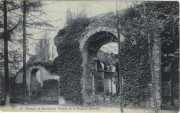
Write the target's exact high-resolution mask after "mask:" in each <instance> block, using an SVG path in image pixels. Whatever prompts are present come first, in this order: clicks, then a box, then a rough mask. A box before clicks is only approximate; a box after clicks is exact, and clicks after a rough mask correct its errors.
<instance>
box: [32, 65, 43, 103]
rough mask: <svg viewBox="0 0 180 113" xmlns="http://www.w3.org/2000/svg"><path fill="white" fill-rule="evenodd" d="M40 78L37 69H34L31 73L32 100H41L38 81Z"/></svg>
mask: <svg viewBox="0 0 180 113" xmlns="http://www.w3.org/2000/svg"><path fill="white" fill-rule="evenodd" d="M40 76H41V75H40V73H39V69H37V68H35V69H33V70H32V71H31V77H30V78H31V80H30V97H31V99H32V100H37V99H40V98H41V83H40V82H39V80H38V78H39V77H40Z"/></svg>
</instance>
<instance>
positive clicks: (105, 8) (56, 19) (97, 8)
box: [27, 1, 133, 60]
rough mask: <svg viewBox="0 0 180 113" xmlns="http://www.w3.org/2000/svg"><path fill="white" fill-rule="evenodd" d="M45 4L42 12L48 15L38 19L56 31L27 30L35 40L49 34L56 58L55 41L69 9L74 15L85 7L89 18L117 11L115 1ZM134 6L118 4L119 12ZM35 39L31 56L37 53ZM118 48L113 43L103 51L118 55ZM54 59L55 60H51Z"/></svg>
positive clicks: (32, 42)
mask: <svg viewBox="0 0 180 113" xmlns="http://www.w3.org/2000/svg"><path fill="white" fill-rule="evenodd" d="M43 4H45V5H44V6H43V7H42V10H43V11H44V12H45V13H46V15H43V16H40V17H38V18H40V19H42V20H44V21H49V23H50V24H52V25H53V26H54V27H55V31H48V32H44V31H42V30H38V29H29V28H27V31H31V32H32V33H33V38H34V39H41V38H43V37H44V35H45V34H46V33H47V34H48V35H47V37H48V38H49V39H50V41H51V45H50V50H51V53H52V52H53V53H54V54H55V57H56V56H57V52H56V47H55V45H54V41H53V39H54V37H55V36H56V34H57V33H58V31H59V30H60V29H62V28H63V27H64V26H65V25H66V12H67V9H68V8H69V9H70V10H71V11H72V12H73V13H75V14H77V13H78V12H79V11H81V10H82V9H83V7H84V6H85V10H86V13H87V16H88V17H93V16H96V15H98V14H103V13H107V12H110V11H116V2H115V1H43ZM132 4H133V3H132V2H117V6H118V9H119V10H121V9H125V8H128V7H130V6H131V5H132ZM29 16H31V15H29ZM34 19H35V18H34ZM27 38H28V37H27ZM34 39H32V40H30V41H29V43H28V47H29V49H30V53H31V54H34V53H35V44H36V42H37V40H34ZM117 47H118V46H117V44H116V43H112V44H108V45H104V46H103V47H102V48H101V49H102V50H103V51H105V52H112V53H117ZM52 48H54V49H52ZM52 50H53V51H52ZM28 59H29V56H27V60H28ZM53 59H54V58H51V60H53Z"/></svg>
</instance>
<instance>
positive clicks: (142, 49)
mask: <svg viewBox="0 0 180 113" xmlns="http://www.w3.org/2000/svg"><path fill="white" fill-rule="evenodd" d="M168 7H171V8H170V10H171V11H169V8H168ZM178 11H179V10H178V3H177V2H143V3H142V4H140V5H137V6H135V7H131V8H129V9H127V10H126V11H125V12H124V14H123V16H120V17H119V18H120V26H121V28H120V29H121V33H122V34H124V35H125V37H126V40H125V42H124V45H123V48H122V51H121V52H122V53H121V54H122V56H121V58H122V59H121V63H122V64H121V66H122V67H121V70H122V75H123V77H124V87H125V88H124V97H125V101H127V102H130V103H137V102H141V101H144V100H148V99H149V97H150V93H149V92H150V91H151V89H150V87H149V86H148V85H149V84H150V83H151V76H152V75H151V73H152V72H151V71H150V64H152V62H153V61H152V60H151V59H150V57H151V56H149V53H148V52H150V54H152V47H151V46H152V45H153V39H154V38H161V40H162V43H163V44H164V43H165V44H166V45H170V48H172V49H171V50H170V49H169V50H170V51H171V52H169V54H175V53H176V51H177V49H175V45H176V48H179V46H178V44H177V42H178V40H179V35H178V32H179V28H178V26H179V24H178V19H179V18H178ZM172 15H173V16H174V20H173V19H172V18H171V17H172ZM161 20H163V21H164V23H163V24H160V23H161ZM172 20H173V21H174V27H172ZM173 30H174V34H175V37H174V36H173ZM148 35H149V36H150V37H151V38H150V40H151V42H150V43H148ZM155 36H158V37H155ZM173 37H174V39H173ZM148 47H150V48H148ZM162 47H163V46H162ZM162 50H163V48H162ZM169 50H168V49H167V48H166V49H164V51H165V52H168V51H169ZM166 54H167V53H166ZM162 56H164V52H162ZM175 56H176V57H174V58H178V57H177V55H175ZM164 61H167V59H166V60H162V64H163V63H164ZM162 68H163V67H162Z"/></svg>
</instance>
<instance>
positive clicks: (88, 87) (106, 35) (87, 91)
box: [80, 27, 123, 103]
mask: <svg viewBox="0 0 180 113" xmlns="http://www.w3.org/2000/svg"><path fill="white" fill-rule="evenodd" d="M121 40H123V38H121ZM110 42H117V33H116V31H115V29H109V28H105V27H100V28H97V29H95V30H93V31H92V32H90V33H87V35H86V36H85V37H84V38H83V40H81V41H80V49H81V51H82V56H83V62H82V67H83V89H82V92H83V99H84V102H85V103H86V102H89V101H90V100H92V95H93V91H92V90H93V87H92V78H91V72H90V71H91V69H90V67H91V65H93V62H94V61H93V60H94V59H93V58H94V57H95V56H96V55H97V53H98V51H99V49H100V48H101V47H102V46H103V45H105V44H107V43H110Z"/></svg>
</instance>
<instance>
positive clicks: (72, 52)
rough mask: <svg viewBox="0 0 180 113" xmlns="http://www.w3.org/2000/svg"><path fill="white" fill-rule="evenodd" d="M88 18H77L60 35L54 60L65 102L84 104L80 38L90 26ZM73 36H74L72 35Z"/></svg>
mask: <svg viewBox="0 0 180 113" xmlns="http://www.w3.org/2000/svg"><path fill="white" fill-rule="evenodd" d="M89 22H90V21H89V19H87V18H80V17H79V18H75V19H72V20H71V22H70V23H67V24H68V26H66V27H65V28H64V29H62V30H60V31H59V33H58V36H59V38H62V40H61V41H60V42H58V46H57V50H58V57H57V58H56V59H55V60H54V64H55V65H57V69H58V74H59V75H60V95H61V96H63V97H64V99H65V100H67V101H71V102H73V103H76V104H82V103H83V99H82V81H81V79H82V66H81V64H82V56H81V52H80V49H79V41H78V39H79V37H80V35H81V33H83V31H84V30H85V28H86V27H87V26H88V24H89ZM72 34H73V35H72Z"/></svg>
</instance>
